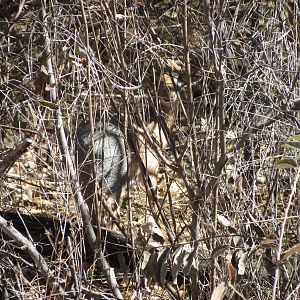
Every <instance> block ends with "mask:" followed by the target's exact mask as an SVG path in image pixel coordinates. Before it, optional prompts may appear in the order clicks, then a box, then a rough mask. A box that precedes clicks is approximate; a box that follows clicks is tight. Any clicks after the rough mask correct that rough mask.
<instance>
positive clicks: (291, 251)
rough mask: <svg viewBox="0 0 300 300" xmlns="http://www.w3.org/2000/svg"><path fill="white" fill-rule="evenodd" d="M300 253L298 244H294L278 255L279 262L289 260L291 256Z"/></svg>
mask: <svg viewBox="0 0 300 300" xmlns="http://www.w3.org/2000/svg"><path fill="white" fill-rule="evenodd" d="M299 251H300V243H298V244H296V245H295V246H293V247H291V248H290V249H288V250H287V251H285V252H283V253H282V254H281V255H280V261H285V260H287V259H288V258H290V257H291V256H292V255H293V254H296V253H297V252H299Z"/></svg>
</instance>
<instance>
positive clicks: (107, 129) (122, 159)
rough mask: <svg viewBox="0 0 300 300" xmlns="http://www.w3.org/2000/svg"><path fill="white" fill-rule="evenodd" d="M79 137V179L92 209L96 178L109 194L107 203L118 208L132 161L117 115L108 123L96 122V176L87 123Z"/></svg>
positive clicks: (81, 129)
mask: <svg viewBox="0 0 300 300" xmlns="http://www.w3.org/2000/svg"><path fill="white" fill-rule="evenodd" d="M76 138H77V142H76V145H77V151H76V152H77V155H78V166H79V182H80V184H81V188H82V193H83V197H84V199H85V201H86V202H87V204H88V206H89V209H90V211H91V210H92V206H93V199H94V195H95V190H96V185H95V183H96V181H97V183H98V184H99V185H100V187H101V186H102V187H103V191H104V193H105V194H106V195H107V196H108V204H109V205H110V206H111V207H112V208H113V209H116V207H117V206H118V205H120V200H121V198H122V197H123V195H124V192H125V188H126V185H127V182H128V178H129V174H128V165H130V161H128V159H129V160H130V157H127V154H126V148H125V139H124V136H123V133H122V131H121V129H120V124H118V122H117V120H116V119H114V118H112V119H110V120H109V122H108V123H107V124H106V125H103V124H102V123H101V122H96V123H95V132H94V153H95V163H96V165H95V172H96V178H95V179H94V178H93V168H94V166H93V156H92V150H93V149H92V146H91V134H90V125H89V124H88V123H85V124H82V125H81V126H80V128H79V130H78V131H77V134H76Z"/></svg>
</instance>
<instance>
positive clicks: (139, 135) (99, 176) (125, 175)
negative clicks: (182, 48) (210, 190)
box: [76, 75, 178, 222]
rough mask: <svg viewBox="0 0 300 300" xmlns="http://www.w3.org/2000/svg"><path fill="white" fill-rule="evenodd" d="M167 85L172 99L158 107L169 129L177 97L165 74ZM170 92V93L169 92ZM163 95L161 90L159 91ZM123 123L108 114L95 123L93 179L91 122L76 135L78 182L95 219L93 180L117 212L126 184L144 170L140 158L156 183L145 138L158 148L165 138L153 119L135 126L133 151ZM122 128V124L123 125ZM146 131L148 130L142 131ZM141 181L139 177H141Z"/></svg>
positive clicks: (152, 158) (154, 156) (153, 155)
mask: <svg viewBox="0 0 300 300" xmlns="http://www.w3.org/2000/svg"><path fill="white" fill-rule="evenodd" d="M166 79H167V80H168V79H169V81H167V82H165V85H166V84H169V86H167V88H168V91H167V94H168V96H169V95H171V98H169V99H168V101H165V100H164V99H163V97H161V98H160V100H159V101H160V107H161V110H162V111H163V112H164V113H165V116H166V119H167V122H166V123H167V126H168V127H169V129H171V127H172V126H173V124H174V115H175V114H176V111H177V106H178V100H177V97H176V96H175V93H177V90H176V89H175V88H174V86H173V83H174V80H172V82H171V78H169V77H168V76H166V75H165V76H164V80H166ZM172 93H173V94H172ZM161 94H162V92H161ZM121 125H122V124H120V123H119V121H118V120H117V119H116V118H115V117H111V118H110V120H108V122H106V124H103V122H100V121H98V122H96V123H95V131H94V153H95V163H96V166H95V171H96V178H95V179H93V167H94V166H93V159H92V153H93V152H92V147H91V135H90V125H89V124H83V125H81V126H80V128H79V130H78V131H77V134H76V139H77V141H76V144H77V155H78V166H79V181H80V184H81V187H82V193H83V197H84V199H85V201H86V203H87V205H88V207H89V209H90V212H92V216H93V220H94V222H95V221H96V220H97V219H95V218H97V217H96V216H95V214H94V209H93V203H94V196H95V183H96V181H97V182H98V183H101V186H102V187H103V189H102V191H104V193H105V194H106V195H107V199H108V200H107V204H108V206H109V207H110V208H111V209H112V210H113V211H117V210H118V209H119V208H120V206H121V203H122V199H123V197H124V195H125V190H126V187H127V183H128V182H129V181H130V180H131V179H133V178H135V177H137V178H140V179H141V178H142V176H144V170H142V169H141V164H140V162H139V158H138V157H137V153H135V151H136V152H138V156H139V157H140V159H141V161H142V162H143V164H144V166H145V170H146V173H147V174H148V175H149V177H150V180H151V183H152V186H156V184H157V176H158V170H159V159H158V157H157V154H156V151H154V149H153V148H152V146H151V143H149V141H148V140H147V138H146V136H147V135H148V136H152V138H153V140H154V141H155V142H156V143H157V144H158V148H160V149H165V148H166V147H167V145H168V142H167V138H166V136H165V134H164V132H163V130H162V129H161V127H160V125H159V123H158V122H157V121H153V122H151V123H150V124H148V125H147V126H146V128H144V129H142V128H137V130H136V133H135V134H134V135H133V137H131V144H132V145H134V147H133V148H135V151H134V150H133V149H132V147H130V143H128V140H125V138H124V134H123V132H122V130H121V128H122V126H121ZM123 127H124V126H123ZM145 131H147V133H145ZM140 181H141V180H140Z"/></svg>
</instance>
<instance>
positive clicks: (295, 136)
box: [291, 134, 300, 141]
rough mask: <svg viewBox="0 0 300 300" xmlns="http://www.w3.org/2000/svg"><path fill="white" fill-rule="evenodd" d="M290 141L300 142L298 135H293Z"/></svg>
mask: <svg viewBox="0 0 300 300" xmlns="http://www.w3.org/2000/svg"><path fill="white" fill-rule="evenodd" d="M291 139H292V140H294V141H300V135H299V134H298V135H293V136H292V137H291Z"/></svg>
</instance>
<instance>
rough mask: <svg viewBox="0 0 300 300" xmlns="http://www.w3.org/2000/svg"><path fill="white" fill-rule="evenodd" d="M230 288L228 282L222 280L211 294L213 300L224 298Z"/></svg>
mask: <svg viewBox="0 0 300 300" xmlns="http://www.w3.org/2000/svg"><path fill="white" fill-rule="evenodd" d="M227 289H228V286H227V284H226V283H225V282H224V281H222V282H221V283H220V284H219V285H218V286H217V287H216V288H215V289H214V291H213V293H212V295H211V300H222V299H223V298H224V296H225V294H226V291H227Z"/></svg>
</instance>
